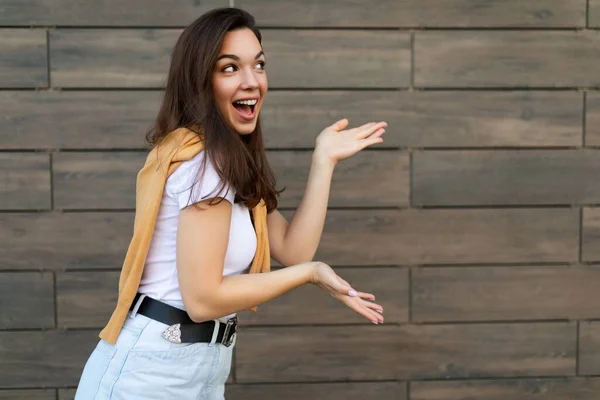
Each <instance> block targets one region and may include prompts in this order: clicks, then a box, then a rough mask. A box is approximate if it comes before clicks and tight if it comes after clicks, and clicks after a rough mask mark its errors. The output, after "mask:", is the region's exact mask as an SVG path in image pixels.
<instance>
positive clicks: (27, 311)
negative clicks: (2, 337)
mask: <svg viewBox="0 0 600 400" xmlns="http://www.w3.org/2000/svg"><path fill="white" fill-rule="evenodd" d="M0 304H2V307H0V329H32V328H54V277H53V276H52V273H48V272H45V273H44V272H42V273H39V272H26V273H23V272H15V273H11V272H3V273H0Z"/></svg>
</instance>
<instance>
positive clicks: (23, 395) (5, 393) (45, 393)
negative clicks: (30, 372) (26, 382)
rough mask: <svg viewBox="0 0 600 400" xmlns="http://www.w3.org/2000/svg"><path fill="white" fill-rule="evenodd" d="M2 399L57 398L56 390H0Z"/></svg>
mask: <svg viewBox="0 0 600 400" xmlns="http://www.w3.org/2000/svg"><path fill="white" fill-rule="evenodd" d="M0 400H56V390H55V389H34V390H28V389H25V390H0Z"/></svg>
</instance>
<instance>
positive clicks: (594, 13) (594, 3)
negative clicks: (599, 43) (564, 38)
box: [588, 0, 600, 27]
mask: <svg viewBox="0 0 600 400" xmlns="http://www.w3.org/2000/svg"><path fill="white" fill-rule="evenodd" d="M588 7H589V9H588V20H589V26H590V27H598V26H600V1H599V0H589V6H588Z"/></svg>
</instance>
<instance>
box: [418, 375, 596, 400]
mask: <svg viewBox="0 0 600 400" xmlns="http://www.w3.org/2000/svg"><path fill="white" fill-rule="evenodd" d="M410 389H411V390H410V398H411V400H480V399H486V400H506V399H515V400H516V399H518V400H540V399H544V400H565V399H569V400H595V399H596V398H597V397H598V392H599V391H600V379H598V378H573V377H568V378H560V379H552V378H550V379H548V378H543V379H499V380H489V381H486V380H479V381H475V380H473V381H469V380H466V381H455V382H443V381H437V382H436V381H430V382H412V383H411V385H410Z"/></svg>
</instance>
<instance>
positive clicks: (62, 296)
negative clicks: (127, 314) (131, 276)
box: [56, 271, 120, 329]
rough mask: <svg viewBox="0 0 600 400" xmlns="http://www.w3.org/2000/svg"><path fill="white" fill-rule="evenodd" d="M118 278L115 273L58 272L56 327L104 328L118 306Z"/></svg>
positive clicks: (117, 273) (116, 272)
mask: <svg viewBox="0 0 600 400" xmlns="http://www.w3.org/2000/svg"><path fill="white" fill-rule="evenodd" d="M119 275H120V272H118V271H114V272H60V273H58V275H57V277H56V306H57V315H58V316H57V324H58V327H59V328H61V329H63V328H64V329H67V328H103V327H104V326H105V325H106V323H107V322H108V320H109V318H110V316H111V314H112V312H113V310H114V308H115V306H116V304H117V296H118V287H119V286H118V285H119Z"/></svg>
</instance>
